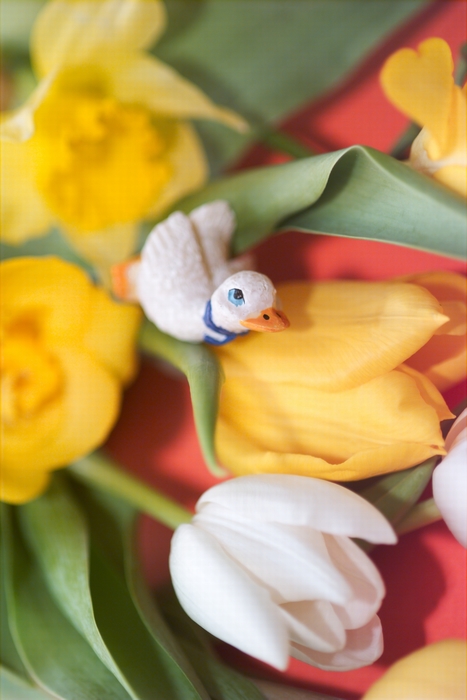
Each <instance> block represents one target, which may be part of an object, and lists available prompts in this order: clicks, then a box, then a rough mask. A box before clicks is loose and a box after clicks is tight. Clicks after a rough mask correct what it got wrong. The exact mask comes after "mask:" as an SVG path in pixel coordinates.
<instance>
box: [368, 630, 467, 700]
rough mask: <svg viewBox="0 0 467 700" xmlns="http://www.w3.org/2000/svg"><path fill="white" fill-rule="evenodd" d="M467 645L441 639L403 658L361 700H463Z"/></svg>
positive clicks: (466, 688)
mask: <svg viewBox="0 0 467 700" xmlns="http://www.w3.org/2000/svg"><path fill="white" fill-rule="evenodd" d="M466 658H467V644H466V642H465V641H463V640H461V639H443V640H442V641H441V642H436V643H435V644H430V645H428V646H426V647H423V648H422V649H417V651H414V652H413V653H412V654H409V655H408V656H405V657H404V658H403V659H400V660H399V661H397V662H396V663H395V664H393V665H392V666H391V667H390V668H389V669H388V671H386V673H385V674H384V675H383V676H382V677H381V678H380V679H379V680H378V681H376V683H375V684H374V685H372V687H371V688H370V690H369V691H368V692H367V693H365V695H364V696H363V700H395V698H397V700H464V699H465V697H466V690H467V685H466V678H467V674H466V671H467V668H466Z"/></svg>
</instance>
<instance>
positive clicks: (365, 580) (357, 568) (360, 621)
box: [324, 535, 386, 629]
mask: <svg viewBox="0 0 467 700" xmlns="http://www.w3.org/2000/svg"><path fill="white" fill-rule="evenodd" d="M324 540H325V542H326V544H327V547H328V551H329V554H330V556H331V558H332V561H333V562H334V564H335V566H336V568H337V569H339V571H341V572H343V573H345V578H346V581H347V583H348V585H349V586H350V587H351V590H352V598H351V599H350V600H349V601H348V603H346V604H345V606H344V607H341V606H336V608H335V609H336V613H337V615H338V616H339V619H340V620H341V621H342V623H343V625H344V627H345V628H346V629H356V628H357V627H362V626H363V625H366V623H367V622H368V621H369V620H371V618H372V617H373V615H374V614H375V613H376V612H377V611H378V610H379V607H380V605H381V601H382V599H383V598H384V595H385V593H386V590H385V587H384V583H383V579H382V578H381V575H380V573H379V571H378V569H377V568H376V566H375V565H374V564H373V562H372V561H371V559H370V558H369V557H368V556H367V555H366V554H365V552H363V551H362V550H361V549H360V547H358V545H356V544H355V542H352V540H349V538H348V537H342V536H341V537H335V536H333V535H324Z"/></svg>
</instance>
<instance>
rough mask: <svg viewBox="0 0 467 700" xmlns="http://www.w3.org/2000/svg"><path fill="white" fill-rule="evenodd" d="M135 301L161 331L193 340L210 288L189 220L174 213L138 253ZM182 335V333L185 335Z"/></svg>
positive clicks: (153, 232)
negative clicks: (139, 253)
mask: <svg viewBox="0 0 467 700" xmlns="http://www.w3.org/2000/svg"><path fill="white" fill-rule="evenodd" d="M137 284H138V297H139V299H140V302H141V305H142V306H143V309H144V311H145V313H146V315H147V316H148V318H150V319H151V320H152V321H153V322H154V323H155V324H156V325H157V326H158V327H159V328H160V329H161V330H164V331H166V332H167V333H170V334H171V335H175V336H176V337H182V336H183V339H186V340H196V338H194V337H191V336H192V335H193V334H195V335H196V332H197V329H198V327H199V328H200V329H201V330H200V332H202V317H200V309H201V310H203V309H204V306H205V304H206V302H207V301H208V299H209V298H210V296H211V294H212V292H213V287H212V283H211V280H210V277H209V274H208V272H207V269H206V262H205V260H204V257H203V251H202V249H201V248H200V246H199V243H198V238H197V236H196V234H195V232H194V230H193V226H192V223H191V221H190V219H189V218H188V217H187V216H185V215H184V214H182V213H181V212H175V213H174V214H172V215H171V216H169V218H168V219H166V220H165V221H163V222H162V223H160V224H158V225H157V226H156V227H155V228H154V229H153V230H152V232H151V233H150V234H149V237H148V239H147V241H146V243H145V245H144V247H143V250H142V252H141V265H140V270H139V275H138V283H137ZM185 331H186V332H185Z"/></svg>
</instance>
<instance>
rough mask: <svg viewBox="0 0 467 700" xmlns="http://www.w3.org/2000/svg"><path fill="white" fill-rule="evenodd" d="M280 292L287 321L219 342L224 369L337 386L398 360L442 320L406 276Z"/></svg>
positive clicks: (297, 286)
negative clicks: (275, 329)
mask: <svg viewBox="0 0 467 700" xmlns="http://www.w3.org/2000/svg"><path fill="white" fill-rule="evenodd" d="M278 293H279V296H280V298H281V301H282V306H283V309H284V311H285V313H286V314H287V317H288V318H289V320H290V328H288V329H287V332H286V333H277V334H274V335H272V336H271V335H270V334H259V333H258V334H253V333H250V334H249V335H248V336H245V337H244V338H238V339H237V340H236V341H235V343H230V344H228V345H225V346H223V347H222V348H220V349H219V350H218V351H217V352H218V355H219V358H220V360H221V362H222V364H228V368H229V369H228V376H232V377H235V378H236V380H237V379H238V380H242V379H246V378H247V377H251V376H253V377H255V378H258V379H259V378H260V379H261V381H264V382H265V383H268V384H269V383H270V384H274V383H280V382H282V381H288V382H291V383H292V382H295V383H297V384H300V385H302V386H303V387H304V386H306V387H310V388H313V389H321V390H324V391H330V392H337V391H343V390H346V389H350V388H352V387H355V386H357V385H361V384H363V383H364V382H367V381H369V380H370V379H373V378H375V377H377V376H379V375H381V374H383V373H384V372H388V371H390V370H392V369H394V368H395V367H397V366H398V365H399V364H401V363H402V362H404V360H405V359H407V357H410V356H411V355H413V354H414V353H415V352H416V351H417V350H418V349H419V348H420V347H422V346H423V345H424V344H425V343H426V342H427V341H428V340H429V339H430V338H431V336H432V335H433V333H434V332H435V331H436V329H437V328H439V327H440V326H441V325H442V324H443V323H445V322H446V320H447V318H446V317H445V316H444V315H443V313H442V309H441V307H440V305H439V303H438V302H437V300H436V299H435V298H434V297H433V296H432V295H431V294H429V293H427V291H426V290H425V289H422V288H421V287H419V286H417V285H411V284H405V283H395V282H374V283H372V282H340V281H339V282H322V283H319V284H314V285H313V284H309V283H306V282H297V283H291V284H287V285H283V286H279V288H278ZM266 335H267V337H266ZM278 358H284V360H283V361H279V362H278Z"/></svg>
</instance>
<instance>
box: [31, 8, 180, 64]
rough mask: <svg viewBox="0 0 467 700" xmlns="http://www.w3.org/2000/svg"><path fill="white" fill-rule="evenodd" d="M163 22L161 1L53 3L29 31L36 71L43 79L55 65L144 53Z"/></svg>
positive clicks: (159, 32)
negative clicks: (109, 54) (115, 54)
mask: <svg viewBox="0 0 467 700" xmlns="http://www.w3.org/2000/svg"><path fill="white" fill-rule="evenodd" d="M165 22H166V13H165V7H164V4H163V3H162V2H160V0H99V1H97V0H51V2H48V3H46V5H45V6H44V8H43V10H42V11H41V13H40V14H39V16H38V18H37V20H36V22H35V25H34V28H33V32H32V37H31V54H32V58H33V63H34V67H35V70H36V72H37V74H38V75H39V76H40V77H42V76H43V75H46V74H47V73H49V72H50V71H51V70H52V69H54V68H55V67H56V66H61V67H63V66H65V65H67V64H74V65H78V64H80V63H89V62H92V61H93V60H95V59H96V58H99V56H102V55H103V54H105V53H106V52H109V51H110V52H113V51H116V50H117V51H128V50H130V51H131V50H137V49H142V48H145V47H147V46H149V45H150V44H152V43H153V42H154V41H155V40H156V39H157V38H158V37H159V36H160V34H161V33H162V32H163V31H164V28H165Z"/></svg>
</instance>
